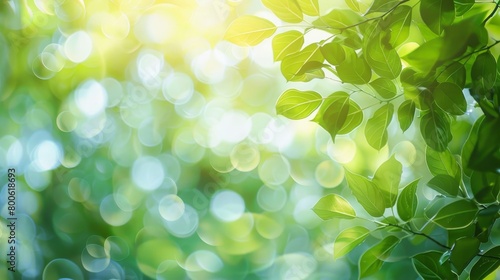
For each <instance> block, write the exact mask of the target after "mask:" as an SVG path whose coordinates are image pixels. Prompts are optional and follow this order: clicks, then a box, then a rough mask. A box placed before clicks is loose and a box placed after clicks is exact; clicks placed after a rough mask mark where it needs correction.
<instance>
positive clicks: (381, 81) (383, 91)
mask: <svg viewBox="0 0 500 280" xmlns="http://www.w3.org/2000/svg"><path fill="white" fill-rule="evenodd" d="M370 86H371V87H372V88H373V89H374V90H375V91H376V92H377V93H378V94H379V95H380V96H381V97H382V98H385V99H390V98H393V97H394V96H396V94H397V89H396V86H395V85H394V82H393V81H391V80H390V79H386V78H378V79H376V80H374V81H372V82H370Z"/></svg>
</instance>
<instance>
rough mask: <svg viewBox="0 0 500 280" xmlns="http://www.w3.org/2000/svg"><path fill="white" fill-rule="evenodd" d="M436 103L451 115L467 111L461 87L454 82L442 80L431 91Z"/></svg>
mask: <svg viewBox="0 0 500 280" xmlns="http://www.w3.org/2000/svg"><path fill="white" fill-rule="evenodd" d="M433 96H434V100H435V101H436V104H437V105H438V106H439V107H440V108H441V109H443V110H444V111H446V112H448V113H449V114H452V115H463V114H465V112H466V111H467V101H466V100H465V97H464V94H463V93H462V88H461V87H460V86H458V85H456V84H453V83H449V82H444V83H442V84H439V85H438V86H437V87H436V89H434V92H433Z"/></svg>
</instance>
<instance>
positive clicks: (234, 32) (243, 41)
mask: <svg viewBox="0 0 500 280" xmlns="http://www.w3.org/2000/svg"><path fill="white" fill-rule="evenodd" d="M274 32H276V26H275V25H274V24H273V23H272V22H270V21H268V20H267V19H263V18H260V17H256V16H241V17H239V18H237V19H236V20H234V21H233V22H232V23H231V24H230V25H229V27H228V28H227V30H226V33H225V34H224V39H225V40H228V41H229V42H231V43H234V44H236V45H240V46H255V45H257V44H259V43H260V42H262V41H263V40H264V39H266V38H269V37H271V36H272V35H273V34H274Z"/></svg>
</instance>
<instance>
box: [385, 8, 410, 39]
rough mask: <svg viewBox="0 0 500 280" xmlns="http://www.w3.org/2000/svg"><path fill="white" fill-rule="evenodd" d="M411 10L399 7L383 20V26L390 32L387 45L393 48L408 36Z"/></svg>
mask: <svg viewBox="0 0 500 280" xmlns="http://www.w3.org/2000/svg"><path fill="white" fill-rule="evenodd" d="M411 19H412V8H411V7H410V6H407V5H400V6H398V7H397V8H396V9H395V10H394V11H392V12H391V13H390V14H388V15H387V17H386V18H385V19H384V25H385V26H386V27H387V28H388V29H389V30H390V39H389V44H390V45H391V46H392V47H393V48H394V47H397V46H399V45H401V44H402V43H404V42H405V41H406V39H408V36H409V35H410V25H411Z"/></svg>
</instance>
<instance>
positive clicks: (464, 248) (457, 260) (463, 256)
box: [450, 236, 481, 274]
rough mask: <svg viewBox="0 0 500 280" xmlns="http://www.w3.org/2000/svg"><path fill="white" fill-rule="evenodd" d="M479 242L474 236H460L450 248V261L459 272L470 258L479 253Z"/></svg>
mask: <svg viewBox="0 0 500 280" xmlns="http://www.w3.org/2000/svg"><path fill="white" fill-rule="evenodd" d="M480 244H481V242H479V240H478V239H477V238H475V237H467V236H466V237H462V238H459V239H457V240H456V241H455V244H453V247H452V248H451V255H450V261H451V263H452V264H453V266H454V267H455V269H456V270H457V272H458V273H459V274H461V273H462V271H464V269H465V268H466V267H467V265H468V264H469V263H470V261H472V259H473V258H474V257H475V256H476V254H477V253H479V245H480Z"/></svg>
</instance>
